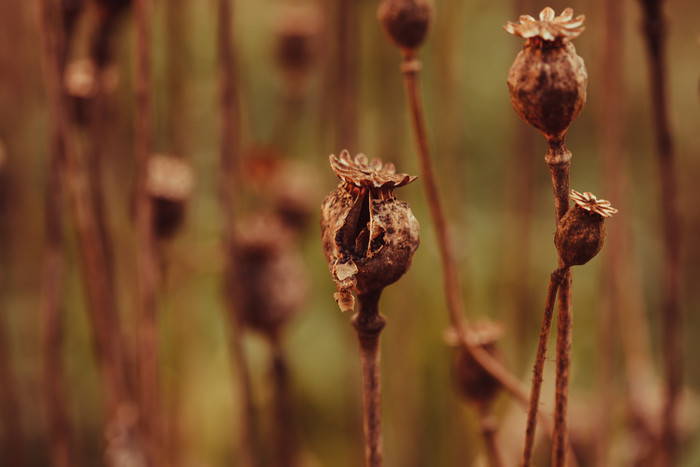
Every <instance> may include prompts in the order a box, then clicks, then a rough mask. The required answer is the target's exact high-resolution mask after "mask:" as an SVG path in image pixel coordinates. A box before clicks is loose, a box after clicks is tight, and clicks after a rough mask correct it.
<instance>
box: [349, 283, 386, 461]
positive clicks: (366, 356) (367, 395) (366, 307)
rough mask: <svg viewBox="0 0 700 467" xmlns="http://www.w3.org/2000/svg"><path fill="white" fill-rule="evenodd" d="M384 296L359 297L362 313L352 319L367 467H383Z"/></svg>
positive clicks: (374, 293)
mask: <svg viewBox="0 0 700 467" xmlns="http://www.w3.org/2000/svg"><path fill="white" fill-rule="evenodd" d="M380 295H381V290H377V291H374V292H371V293H366V294H360V295H358V297H357V299H358V302H359V306H358V312H357V313H356V314H355V315H354V316H353V319H352V324H353V326H354V327H355V330H356V331H357V337H358V339H359V341H360V359H361V360H362V407H363V412H364V431H365V459H366V466H367V467H381V466H382V464H383V453H382V386H381V377H380V354H379V335H380V334H381V332H382V329H384V326H385V325H386V318H384V316H382V315H381V314H380V313H379V297H380Z"/></svg>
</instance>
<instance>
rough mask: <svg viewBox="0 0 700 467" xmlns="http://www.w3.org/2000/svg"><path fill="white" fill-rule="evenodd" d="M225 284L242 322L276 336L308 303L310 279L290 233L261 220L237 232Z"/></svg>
mask: <svg viewBox="0 0 700 467" xmlns="http://www.w3.org/2000/svg"><path fill="white" fill-rule="evenodd" d="M229 266H230V267H229V270H228V273H227V276H228V277H227V283H228V287H229V288H230V291H231V296H232V298H233V302H234V308H235V311H236V313H237V314H238V317H239V318H240V320H241V322H242V323H243V324H244V325H246V326H248V327H250V328H252V329H255V330H257V331H260V332H262V333H264V334H266V335H269V336H274V335H276V334H277V333H278V331H279V329H280V328H281V326H283V325H284V324H285V323H286V322H288V321H289V319H291V318H292V317H293V316H295V315H296V314H297V312H298V311H299V309H300V307H301V305H302V304H303V303H304V301H305V300H306V296H307V291H308V288H309V286H308V277H307V274H306V269H305V267H304V263H303V260H302V259H301V257H300V256H299V254H298V253H297V251H296V250H295V249H294V248H293V243H292V242H291V238H290V237H289V233H288V230H287V229H286V228H284V227H283V226H282V225H280V224H279V223H278V222H277V221H276V220H275V218H274V217H270V216H259V217H256V218H255V219H253V220H252V221H250V222H248V223H246V224H245V225H244V226H242V228H240V229H239V233H238V235H237V238H236V242H235V247H234V248H233V257H232V258H231V262H230V263H229Z"/></svg>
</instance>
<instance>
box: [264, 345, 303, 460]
mask: <svg viewBox="0 0 700 467" xmlns="http://www.w3.org/2000/svg"><path fill="white" fill-rule="evenodd" d="M270 344H271V347H272V379H273V381H274V386H275V397H274V399H275V402H274V412H275V416H274V440H275V466H277V467H294V466H296V465H297V462H296V457H297V456H296V449H295V446H294V435H293V434H294V430H293V425H292V407H291V401H290V398H289V395H290V384H289V368H288V367H287V361H286V359H285V357H284V349H283V348H282V342H281V339H280V336H279V335H275V336H273V337H272V340H271V342H270Z"/></svg>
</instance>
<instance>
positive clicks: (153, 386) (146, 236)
mask: <svg viewBox="0 0 700 467" xmlns="http://www.w3.org/2000/svg"><path fill="white" fill-rule="evenodd" d="M134 15H135V18H134V19H135V25H136V68H135V70H136V78H135V82H136V85H135V86H136V119H135V120H136V127H135V130H134V131H135V133H134V135H135V155H136V185H135V186H134V199H135V203H136V206H135V214H136V215H135V220H136V236H137V250H136V251H137V254H138V263H137V264H138V269H137V271H138V272H137V274H138V293H139V308H138V310H139V315H138V322H139V336H138V341H139V345H138V349H139V350H138V353H139V360H140V361H139V402H140V408H141V413H140V418H141V422H142V426H143V428H144V432H145V435H146V441H147V445H148V451H149V457H150V459H151V460H152V462H153V463H154V464H155V465H159V459H160V456H161V441H162V440H161V427H160V409H159V407H158V405H159V404H158V400H159V395H158V319H157V309H156V308H157V297H156V295H157V290H158V274H159V270H158V259H157V251H156V246H155V235H154V232H153V228H152V225H153V222H152V217H153V211H152V203H151V202H150V199H149V196H148V192H147V189H146V177H147V171H148V158H149V157H150V152H151V63H150V61H151V57H150V23H151V19H150V18H151V15H150V4H149V1H148V0H135V3H134Z"/></svg>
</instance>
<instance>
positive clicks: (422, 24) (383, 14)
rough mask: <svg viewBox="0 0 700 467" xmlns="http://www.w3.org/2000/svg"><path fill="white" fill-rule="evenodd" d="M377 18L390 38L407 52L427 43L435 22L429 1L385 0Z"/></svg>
mask: <svg viewBox="0 0 700 467" xmlns="http://www.w3.org/2000/svg"><path fill="white" fill-rule="evenodd" d="M377 18H378V19H379V22H380V23H382V26H384V31H385V32H386V34H387V35H388V36H389V38H390V39H391V40H392V41H393V42H394V43H395V44H396V45H397V46H398V47H399V48H400V49H402V50H404V51H405V52H413V51H415V50H416V49H418V47H420V46H421V45H422V44H423V42H424V41H425V37H426V36H427V35H428V30H429V29H430V23H432V20H433V5H432V3H431V2H430V1H428V0H384V1H383V2H382V3H381V4H380V5H379V9H378V10H377Z"/></svg>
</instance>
